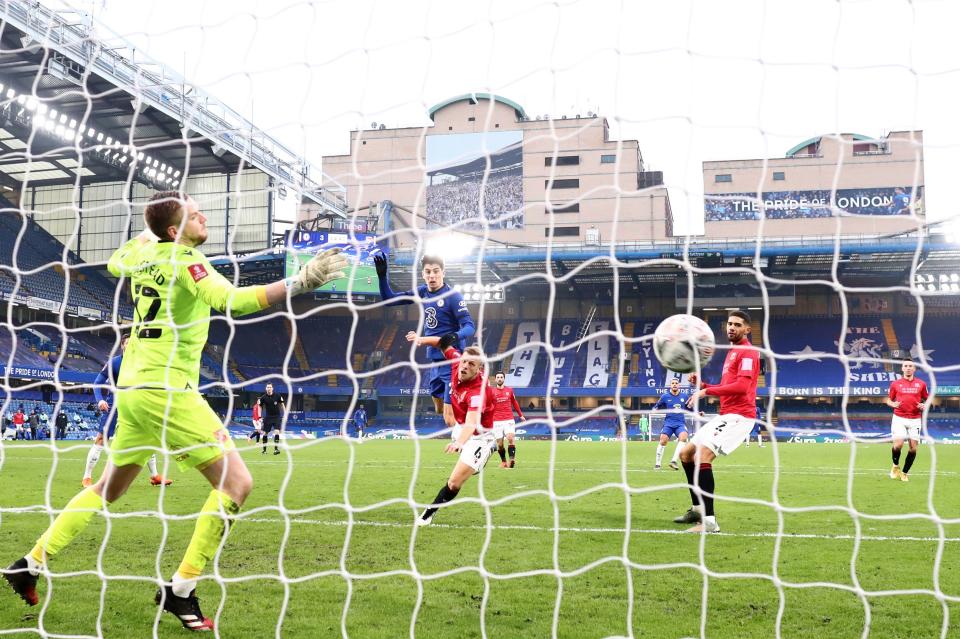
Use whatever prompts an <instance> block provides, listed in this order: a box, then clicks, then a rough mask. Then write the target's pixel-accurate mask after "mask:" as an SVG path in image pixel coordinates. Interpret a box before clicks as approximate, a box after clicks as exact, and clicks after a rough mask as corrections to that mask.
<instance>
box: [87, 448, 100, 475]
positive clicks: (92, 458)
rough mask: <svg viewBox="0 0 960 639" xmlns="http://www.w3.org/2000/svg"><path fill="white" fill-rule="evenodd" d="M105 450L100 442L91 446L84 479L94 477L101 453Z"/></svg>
mask: <svg viewBox="0 0 960 639" xmlns="http://www.w3.org/2000/svg"><path fill="white" fill-rule="evenodd" d="M102 452H103V446H100V445H99V444H94V445H93V446H91V447H90V450H88V451H87V468H86V470H84V471H83V478H84V479H91V478H93V469H94V468H96V466H97V462H98V461H100V453H102Z"/></svg>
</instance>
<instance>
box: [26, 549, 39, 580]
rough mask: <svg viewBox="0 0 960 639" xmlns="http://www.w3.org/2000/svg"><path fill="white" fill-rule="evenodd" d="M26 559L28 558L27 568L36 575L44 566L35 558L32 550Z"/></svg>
mask: <svg viewBox="0 0 960 639" xmlns="http://www.w3.org/2000/svg"><path fill="white" fill-rule="evenodd" d="M24 559H26V560H27V570H28V571H30V574H31V575H36V574H37V573H39V572H40V570H41V569H42V568H43V564H42V563H40V562H39V561H37V560H36V559H34V558H33V553H32V552H28V553H27V556H26V557H24Z"/></svg>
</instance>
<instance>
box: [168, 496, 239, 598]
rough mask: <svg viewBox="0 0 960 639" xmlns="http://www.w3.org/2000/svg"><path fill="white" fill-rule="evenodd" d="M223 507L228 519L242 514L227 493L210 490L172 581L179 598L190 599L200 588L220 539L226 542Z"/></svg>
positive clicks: (174, 592)
mask: <svg viewBox="0 0 960 639" xmlns="http://www.w3.org/2000/svg"><path fill="white" fill-rule="evenodd" d="M221 506H222V508H223V512H224V513H226V516H227V517H230V516H232V515H236V514H237V513H238V512H240V506H238V505H237V504H236V503H235V502H234V501H233V500H232V499H230V497H228V496H227V494H226V493H223V492H221V491H219V490H216V489H214V490H211V491H210V495H209V496H208V497H207V501H206V502H204V504H203V508H201V509H200V516H199V517H198V518H197V525H196V526H195V527H194V529H193V537H192V538H191V539H190V545H189V546H188V547H187V552H186V553H185V554H184V555H183V561H181V562H180V567H179V568H178V569H177V572H176V574H175V575H174V576H173V579H172V580H171V582H172V584H173V594H175V595H176V596H178V597H187V596H189V595H190V592H191V591H192V590H193V589H194V588H196V587H197V578H198V577H199V576H200V573H202V572H203V569H204V568H205V567H206V565H207V562H208V561H210V560H211V559H213V556H214V554H216V552H217V548H218V547H219V546H220V540H221V539H223V536H224V534H225V532H226V530H227V525H226V521H225V519H224V515H223V514H221Z"/></svg>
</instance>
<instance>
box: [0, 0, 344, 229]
mask: <svg viewBox="0 0 960 639" xmlns="http://www.w3.org/2000/svg"><path fill="white" fill-rule="evenodd" d="M5 7H6V12H5V16H4V17H5V23H4V28H3V32H2V35H0V83H2V85H3V88H2V92H0V100H2V101H0V129H2V130H0V183H3V184H6V185H8V186H13V187H15V188H22V187H24V186H27V184H25V183H26V182H29V185H49V184H73V183H75V182H76V181H77V180H81V181H82V182H84V183H91V182H100V181H118V180H121V181H122V180H126V179H127V178H128V176H130V174H131V167H134V168H133V169H132V170H133V175H132V177H133V179H136V180H138V181H141V182H143V183H145V184H148V185H149V186H151V187H153V188H172V187H174V186H176V184H175V183H173V182H172V181H171V180H168V179H167V178H172V177H173V174H174V173H175V172H179V173H178V174H177V176H176V177H177V178H178V179H182V177H181V176H183V175H186V174H187V173H188V172H189V174H190V175H196V174H204V173H235V172H236V171H237V170H238V169H239V168H240V167H241V166H252V167H255V168H257V169H259V170H261V171H263V172H264V173H266V174H267V175H269V176H270V177H271V178H273V179H274V180H275V182H277V183H278V184H285V185H287V186H289V187H291V188H293V189H295V190H298V191H302V192H303V194H304V196H305V197H308V198H310V199H311V200H313V201H315V202H317V203H318V204H321V205H322V206H324V207H325V208H327V209H329V210H331V211H334V212H338V213H342V212H343V211H344V210H345V204H344V202H343V198H342V193H338V192H336V191H329V190H326V189H323V188H321V186H320V181H316V180H314V179H313V177H312V174H316V177H318V178H319V177H320V175H319V172H318V171H316V170H315V169H313V168H312V167H311V166H310V164H309V163H308V162H307V161H306V160H304V159H303V158H301V157H299V156H297V155H296V154H294V153H293V152H292V151H290V150H289V149H287V148H286V147H284V146H283V145H282V144H280V143H279V142H278V141H276V140H274V139H273V138H272V137H270V136H269V135H267V134H266V133H265V132H264V131H262V130H260V129H259V128H258V127H256V126H255V125H254V124H253V123H251V122H249V121H248V120H246V119H245V118H243V117H242V116H241V115H239V114H238V113H236V112H235V111H233V110H232V109H231V108H230V107H228V106H226V105H225V104H223V103H221V102H220V101H219V100H217V99H216V98H215V97H213V96H211V95H208V94H206V93H205V92H204V91H203V90H202V89H200V88H198V87H195V86H193V85H192V84H191V83H190V82H188V81H187V80H186V79H184V78H183V77H181V76H180V75H178V74H177V73H176V72H174V71H172V70H171V69H169V68H168V67H166V66H165V65H163V64H162V63H160V62H157V61H155V60H151V59H150V58H148V57H146V56H145V55H144V54H143V53H142V52H141V51H138V50H136V49H135V48H134V46H133V45H132V44H130V43H128V42H127V41H126V40H124V39H123V38H121V37H120V36H117V35H115V34H113V33H112V32H110V31H109V30H108V29H107V28H105V27H104V26H102V25H99V24H98V25H97V26H96V29H94V28H93V25H92V24H89V23H88V24H84V23H83V22H82V21H78V20H77V15H76V12H74V11H64V14H63V15H61V14H60V13H58V12H57V11H54V10H52V9H50V8H48V7H44V6H43V5H42V4H40V3H37V2H29V1H27V0H9V1H8V2H6V3H5ZM51 116H52V117H51ZM91 129H92V131H93V133H91V132H90V131H91ZM141 153H142V154H143V157H140V156H139V154H141ZM147 157H149V158H150V163H149V164H148V163H147ZM28 164H30V165H31V166H29V167H28V166H26V165H28ZM161 165H165V166H166V167H167V170H165V171H164V170H161ZM27 168H29V169H30V172H29V174H28V173H27V172H26V169H27ZM322 181H328V182H332V181H330V180H328V179H327V178H324V179H323V180H322ZM332 183H334V184H335V182H332Z"/></svg>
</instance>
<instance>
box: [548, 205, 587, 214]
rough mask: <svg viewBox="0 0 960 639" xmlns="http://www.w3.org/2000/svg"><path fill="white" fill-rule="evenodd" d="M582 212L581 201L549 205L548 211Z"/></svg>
mask: <svg viewBox="0 0 960 639" xmlns="http://www.w3.org/2000/svg"><path fill="white" fill-rule="evenodd" d="M579 212H580V203H579V202H573V203H571V204H557V205H555V206H548V207H547V213H579Z"/></svg>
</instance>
